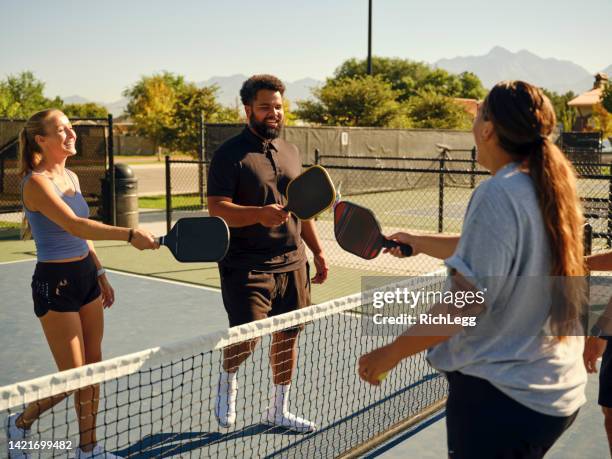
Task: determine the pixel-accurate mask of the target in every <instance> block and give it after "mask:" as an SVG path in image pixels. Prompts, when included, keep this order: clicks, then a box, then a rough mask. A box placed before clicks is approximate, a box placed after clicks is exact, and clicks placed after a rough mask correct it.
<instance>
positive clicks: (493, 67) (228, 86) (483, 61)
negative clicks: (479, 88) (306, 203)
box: [64, 46, 612, 116]
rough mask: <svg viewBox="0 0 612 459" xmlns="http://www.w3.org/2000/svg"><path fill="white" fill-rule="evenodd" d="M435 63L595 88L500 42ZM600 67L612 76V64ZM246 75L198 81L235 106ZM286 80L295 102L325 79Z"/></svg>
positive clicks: (494, 78) (489, 78) (489, 79)
mask: <svg viewBox="0 0 612 459" xmlns="http://www.w3.org/2000/svg"><path fill="white" fill-rule="evenodd" d="M432 65H433V66H434V67H437V68H441V69H444V70H447V71H449V72H452V73H461V72H464V71H469V72H473V73H475V74H476V75H478V77H479V78H480V80H481V81H482V83H483V85H484V87H485V88H490V87H491V86H493V85H494V84H495V83H497V82H498V81H501V80H512V79H521V80H525V81H529V82H530V83H534V84H536V85H538V86H541V87H544V88H546V89H550V90H552V91H556V92H558V93H565V92H567V91H574V92H575V93H577V94H579V93H581V92H584V91H587V90H589V89H590V88H592V87H593V81H594V75H593V74H591V73H590V72H589V71H588V70H586V69H585V68H583V67H581V66H579V65H578V64H575V63H573V62H571V61H567V60H559V59H554V58H542V57H540V56H537V55H535V54H533V53H531V52H530V51H527V50H520V51H518V52H512V51H509V50H507V49H505V48H502V47H501V46H496V47H494V48H493V49H491V51H489V52H488V53H487V54H485V55H481V56H461V57H454V58H452V59H440V60H439V61H437V62H435V63H433V64H432ZM601 71H602V72H605V73H607V74H608V75H609V76H611V77H612V65H610V66H608V67H607V68H605V69H602V70H601ZM247 78H248V76H247V75H242V74H236V75H231V76H215V77H212V78H210V79H208V80H206V81H200V82H198V83H196V84H197V85H198V86H200V87H202V86H209V85H212V84H215V85H217V86H218V87H219V91H218V92H217V98H218V100H219V102H220V103H222V104H223V105H226V106H229V107H234V106H236V105H238V106H240V99H239V91H240V87H241V85H242V83H243V82H244V80H246V79H247ZM285 84H286V86H287V90H286V93H285V96H286V97H287V98H288V99H289V100H290V101H291V102H292V103H293V104H295V101H297V100H302V99H309V98H311V97H312V93H311V90H312V89H313V88H315V87H317V86H320V85H322V84H323V82H322V81H320V80H315V79H313V78H303V79H300V80H297V81H293V82H285ZM64 101H65V102H67V103H84V102H89V101H88V100H87V99H85V98H83V97H81V96H78V95H74V96H70V97H65V98H64ZM126 104H127V99H125V98H123V99H119V100H117V101H115V102H112V103H102V105H104V106H105V107H106V108H107V109H108V110H109V111H110V112H111V113H112V114H113V115H115V116H118V115H120V114H121V113H122V112H123V110H124V108H125V106H126ZM294 106H295V105H294Z"/></svg>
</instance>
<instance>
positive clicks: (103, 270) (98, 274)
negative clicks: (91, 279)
mask: <svg viewBox="0 0 612 459" xmlns="http://www.w3.org/2000/svg"><path fill="white" fill-rule="evenodd" d="M104 274H106V269H104V268H100V269H98V271H97V272H96V276H98V277H100V276H102V275H104Z"/></svg>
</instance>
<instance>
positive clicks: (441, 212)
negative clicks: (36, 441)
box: [438, 155, 445, 233]
mask: <svg viewBox="0 0 612 459" xmlns="http://www.w3.org/2000/svg"><path fill="white" fill-rule="evenodd" d="M444 166H445V164H444V155H441V156H440V177H439V180H438V182H439V191H440V192H439V195H438V233H443V232H444Z"/></svg>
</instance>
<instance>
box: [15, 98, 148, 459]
mask: <svg viewBox="0 0 612 459" xmlns="http://www.w3.org/2000/svg"><path fill="white" fill-rule="evenodd" d="M75 141H76V134H75V132H74V130H73V129H72V125H71V124H70V121H69V120H68V118H67V117H66V115H64V114H63V113H62V112H61V111H59V110H53V109H52V110H44V111H41V112H38V113H36V114H35V115H33V116H32V117H31V118H30V119H29V120H28V121H27V122H26V125H25V127H24V129H23V130H22V132H21V134H20V151H21V172H22V175H23V180H22V184H21V189H22V201H23V209H24V213H25V218H26V219H27V223H28V224H29V226H30V227H31V230H32V236H33V237H34V241H35V243H36V254H37V261H38V263H37V264H36V268H35V271H34V275H33V277H32V297H33V299H34V313H35V314H36V316H37V317H38V319H39V320H40V323H41V325H42V329H43V332H44V334H45V337H46V338H47V342H48V343H49V347H50V349H51V353H52V355H53V358H54V360H55V363H56V365H57V368H58V370H60V371H62V370H67V369H70V368H75V367H79V366H82V365H86V364H89V363H94V362H98V361H100V360H102V334H103V327H104V325H103V324H104V317H103V309H104V308H108V307H110V306H111V305H112V304H113V302H114V300H115V295H114V291H113V289H112V287H111V286H110V284H109V282H108V279H107V278H106V274H105V270H104V268H103V267H102V265H101V263H100V260H99V259H98V257H97V256H96V252H95V250H94V246H93V244H92V242H91V241H92V240H115V241H127V242H128V243H130V244H132V246H134V247H136V248H137V249H139V250H143V249H156V248H158V247H159V245H158V244H157V242H156V241H155V238H154V236H153V235H152V234H151V233H149V232H148V231H146V230H142V229H135V230H133V229H130V228H120V227H115V226H109V225H104V224H102V223H99V222H96V221H93V220H89V218H88V217H89V208H88V206H87V203H86V202H85V199H84V198H83V196H82V194H81V190H80V186H79V179H78V177H77V176H76V174H75V173H74V172H72V171H70V170H68V169H67V168H66V160H67V159H68V158H69V157H71V156H73V155H75V154H76V149H75ZM75 337H76V339H75ZM67 395H68V394H64V395H60V396H55V397H51V398H48V399H45V400H41V401H39V402H36V403H32V404H30V405H28V406H27V407H26V409H25V410H24V412H23V413H15V414H13V415H11V416H9V418H8V420H7V425H6V428H7V439H8V440H13V441H17V440H24V439H26V438H27V437H28V435H29V433H30V427H31V425H32V424H33V423H34V422H35V421H36V420H37V419H38V418H39V417H40V415H41V414H42V413H44V412H45V411H46V410H48V409H49V408H51V407H53V406H54V405H55V404H57V403H58V402H60V401H61V400H63V399H64V398H65V397H66V396H67ZM98 399H99V387H98V386H97V385H95V386H90V387H86V388H83V389H80V390H78V391H76V392H75V395H74V401H75V409H76V412H77V418H78V420H79V432H80V441H79V448H78V449H77V452H76V456H75V457H76V458H77V459H79V458H94V457H95V458H114V457H116V456H114V455H112V454H110V453H106V452H105V451H104V450H103V448H102V447H101V446H100V445H97V444H96V412H97V407H98ZM16 452H17V451H16V450H13V451H9V457H27V455H21V456H19V455H18V456H15V454H16Z"/></svg>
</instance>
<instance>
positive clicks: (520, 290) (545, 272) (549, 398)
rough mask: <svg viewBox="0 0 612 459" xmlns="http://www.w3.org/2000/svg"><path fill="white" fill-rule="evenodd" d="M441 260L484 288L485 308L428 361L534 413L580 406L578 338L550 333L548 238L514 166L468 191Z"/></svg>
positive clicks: (529, 188)
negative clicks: (457, 228)
mask: <svg viewBox="0 0 612 459" xmlns="http://www.w3.org/2000/svg"><path fill="white" fill-rule="evenodd" d="M445 263H446V265H447V267H448V268H449V269H456V270H457V271H458V272H459V273H461V274H462V275H463V276H464V277H466V278H472V279H473V281H474V282H475V283H476V284H477V285H476V287H477V288H478V289H481V290H484V291H486V294H485V302H486V309H485V310H484V312H482V313H481V315H480V316H479V317H478V325H477V326H476V327H472V328H469V327H466V328H464V329H463V330H462V331H461V332H459V333H458V334H456V335H455V336H453V337H451V338H450V339H449V340H448V341H446V342H444V343H442V344H440V345H438V346H436V347H434V348H432V349H430V350H429V352H428V360H429V362H430V364H431V365H432V366H433V367H434V368H436V369H438V370H440V371H460V372H461V373H464V374H466V375H471V376H476V377H479V378H483V379H486V380H487V381H489V382H490V383H491V384H493V385H494V386H495V387H496V388H497V389H499V390H500V391H502V392H503V393H504V394H506V395H508V396H509V397H511V398H512V399H514V400H516V401H517V402H519V403H521V404H523V405H525V406H527V407H528V408H531V409H533V410H535V411H538V412H540V413H544V414H547V415H551V416H568V415H571V414H572V413H574V412H575V411H576V410H577V409H578V408H580V406H582V405H583V404H584V403H585V401H586V398H585V395H584V389H585V385H586V381H587V375H586V370H585V368H584V364H583V361H582V351H583V349H584V338H583V337H581V336H569V337H567V338H565V339H564V340H563V341H561V342H559V341H558V340H557V339H556V338H555V337H554V336H551V333H550V328H549V325H550V324H549V321H548V320H549V315H550V306H551V291H552V290H551V285H552V284H549V283H548V281H547V279H550V277H549V276H550V270H551V254H550V247H549V238H548V235H547V233H546V228H545V225H544V220H543V216H542V212H541V210H540V207H539V204H538V199H537V195H536V191H535V187H534V184H533V181H532V179H531V177H529V175H527V174H525V173H523V172H520V171H519V170H518V164H516V163H511V164H508V165H506V166H505V167H503V168H502V169H500V170H499V171H498V172H497V173H496V174H495V176H494V177H492V178H491V179H489V180H487V181H486V182H484V183H482V184H481V185H480V186H479V187H478V188H477V189H476V190H475V191H474V193H473V195H472V198H471V199H470V203H469V206H468V209H467V212H466V216H465V221H464V224H463V229H462V233H461V238H460V240H459V244H458V246H457V250H456V251H455V253H454V254H453V255H452V256H451V257H450V258H448V259H447V260H445ZM534 280H535V282H534ZM534 287H535V288H534ZM576 335H579V333H576Z"/></svg>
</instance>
